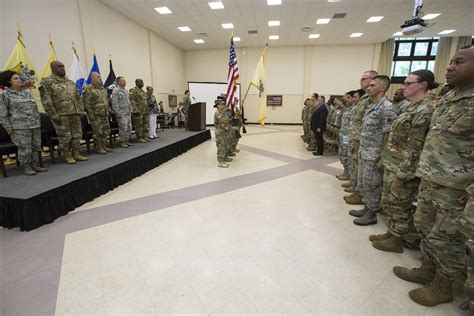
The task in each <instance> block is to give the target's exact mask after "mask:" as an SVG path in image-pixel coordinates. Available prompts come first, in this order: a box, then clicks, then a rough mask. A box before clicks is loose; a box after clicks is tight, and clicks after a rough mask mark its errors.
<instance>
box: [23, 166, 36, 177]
mask: <svg viewBox="0 0 474 316" xmlns="http://www.w3.org/2000/svg"><path fill="white" fill-rule="evenodd" d="M23 168H24V171H25V174H26V175H27V176H34V175H36V171H34V170H33V168H32V167H31V165H30V164H26V165H24V166H23Z"/></svg>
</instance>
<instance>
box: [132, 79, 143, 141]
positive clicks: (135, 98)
mask: <svg viewBox="0 0 474 316" xmlns="http://www.w3.org/2000/svg"><path fill="white" fill-rule="evenodd" d="M129 99H130V104H131V105H132V122H133V127H134V128H135V135H136V136H137V138H139V139H146V138H147V137H148V106H147V104H146V92H145V91H143V89H140V88H139V87H133V88H132V89H130V93H129Z"/></svg>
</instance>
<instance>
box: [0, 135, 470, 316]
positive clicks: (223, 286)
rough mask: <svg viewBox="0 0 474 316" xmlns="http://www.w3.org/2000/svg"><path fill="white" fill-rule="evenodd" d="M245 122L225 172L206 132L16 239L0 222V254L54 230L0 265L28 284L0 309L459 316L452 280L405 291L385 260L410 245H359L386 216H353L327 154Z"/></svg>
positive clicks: (407, 260) (410, 254)
mask: <svg viewBox="0 0 474 316" xmlns="http://www.w3.org/2000/svg"><path fill="white" fill-rule="evenodd" d="M247 129H248V130H249V133H248V134H245V135H244V137H243V138H242V140H241V145H240V147H241V149H242V150H241V152H240V153H239V154H238V155H237V157H236V159H235V161H233V162H232V163H231V166H230V168H228V169H221V168H217V167H216V160H215V152H216V149H215V143H214V142H213V141H208V142H206V143H204V144H202V145H200V146H199V147H197V148H194V149H193V150H191V151H189V152H187V153H186V154H184V155H182V156H180V157H177V158H175V159H173V160H171V161H170V162H168V163H166V164H164V165H162V166H160V167H159V168H157V169H155V170H152V171H150V172H148V173H147V174H145V175H143V176H141V177H139V178H137V179H135V180H133V181H131V182H129V183H127V184H125V185H123V186H121V187H119V188H117V189H115V190H113V191H111V192H109V193H107V194H105V195H103V196H101V197H99V198H97V199H96V200H94V201H91V202H89V203H87V204H85V205H83V206H82V207H81V208H79V209H78V210H77V212H74V213H72V214H70V215H68V216H66V217H63V218H61V219H59V220H58V221H57V222H55V223H54V224H52V225H48V226H47V227H46V228H43V229H40V230H36V231H33V232H31V233H28V234H27V235H28V237H25V236H24V235H23V234H24V233H18V234H14V232H10V231H5V230H0V239H1V238H2V237H4V236H6V237H7V238H6V240H7V241H6V242H5V243H4V244H3V245H4V246H5V247H2V251H3V250H11V249H12V248H13V243H15V242H17V244H16V245H18V244H19V243H20V244H21V243H24V244H27V243H28V244H32V243H33V244H34V245H35V247H34V248H35V249H39V248H41V247H45V241H46V243H47V241H48V240H57V239H60V242H57V241H56V242H54V243H52V244H53V245H49V246H50V248H51V250H50V251H49V254H50V255H49V256H48V258H37V259H36V260H39V262H38V264H41V265H42V269H40V267H38V264H36V265H35V267H36V270H35V268H34V267H25V268H23V270H25V271H23V272H22V274H21V277H20V276H18V279H15V278H14V277H12V276H3V278H6V281H10V284H17V283H21V282H26V281H25V279H27V280H29V279H28V278H30V279H31V278H32V277H33V281H31V280H30V281H29V283H24V284H29V285H30V287H36V288H38V289H41V292H40V291H39V290H38V291H26V292H28V293H29V295H31V296H32V299H31V300H24V299H23V300H19V301H18V303H17V305H15V306H16V308H15V306H10V307H8V308H3V309H1V310H0V311H2V314H5V315H10V314H31V315H34V314H36V315H37V314H54V313H55V314H57V315H119V314H129V315H139V314H140V315H142V314H184V313H186V314H293V315H300V314H308V315H309V314H313V315H467V313H465V312H462V311H460V310H459V309H458V308H457V306H458V305H459V303H461V301H462V300H463V298H462V294H461V293H459V289H457V291H458V292H457V297H456V300H455V302H454V303H452V304H443V305H441V306H437V307H434V308H426V307H423V306H419V305H417V304H415V303H413V302H412V301H411V300H410V299H409V297H408V295H407V292H408V291H409V290H410V289H413V288H416V287H417V286H416V285H414V284H410V283H408V282H404V281H402V280H399V279H397V278H396V277H395V276H394V275H393V273H392V270H391V269H392V266H394V265H405V266H415V265H418V262H419V261H418V256H419V254H418V253H417V252H415V251H410V250H408V251H405V253H404V254H391V253H381V252H379V251H377V250H375V249H373V248H372V247H371V245H370V243H369V241H368V239H367V236H368V235H369V234H372V233H379V232H384V231H385V225H384V224H383V223H382V221H380V222H379V223H378V224H377V225H374V226H370V227H358V226H355V225H353V224H352V218H351V217H350V216H349V215H348V214H347V213H348V211H349V210H350V207H349V206H348V205H346V204H345V203H344V202H343V200H342V198H341V196H342V195H343V193H344V192H343V191H342V189H341V187H340V183H339V181H338V180H337V179H336V178H335V177H334V174H336V173H339V172H340V168H341V167H340V164H339V163H338V162H337V158H336V157H319V158H314V157H313V156H312V155H311V153H310V152H308V151H306V149H305V148H304V146H303V143H302V142H301V141H300V139H299V135H300V132H301V128H300V127H297V126H283V127H279V126H269V127H267V128H265V129H263V128H261V127H258V126H249V127H247ZM9 233H11V234H9ZM7 235H8V236H7ZM35 235H36V236H35ZM35 237H36V240H37V244H35V243H34V238H35ZM4 241H5V239H4ZM53 246H54V247H53ZM52 248H54V249H52ZM48 249H49V248H48ZM29 253H30V254H31V252H29ZM41 255H43V256H46V255H48V251H46V254H44V253H43V252H38V256H41ZM25 258H27V255H26V254H22V255H20V254H17V255H16V256H14V257H13V258H7V260H5V261H3V260H2V261H0V263H2V264H3V265H5V266H6V267H12V266H13V265H15V264H19V263H20V261H21V260H22V259H23V260H24V259H25ZM46 268H49V269H46ZM20 270H21V269H20ZM9 271H15V269H13V268H11V269H10V270H9ZM0 280H2V279H0ZM16 281H18V282H16ZM3 291H4V292H5V291H6V290H5V288H4V289H3ZM2 293H3V292H2ZM48 297H50V300H51V301H52V302H49V304H50V305H51V308H46V307H45V308H44V309H37V308H36V309H35V307H36V306H37V305H38V306H41V303H43V304H46V301H48V299H47V298H48ZM0 303H1V302H0ZM19 304H20V305H21V304H23V305H24V306H18V305H19ZM38 308H40V307H38ZM35 311H36V313H35Z"/></svg>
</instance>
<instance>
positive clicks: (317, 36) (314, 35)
mask: <svg viewBox="0 0 474 316" xmlns="http://www.w3.org/2000/svg"><path fill="white" fill-rule="evenodd" d="M308 38H319V34H309V36H308Z"/></svg>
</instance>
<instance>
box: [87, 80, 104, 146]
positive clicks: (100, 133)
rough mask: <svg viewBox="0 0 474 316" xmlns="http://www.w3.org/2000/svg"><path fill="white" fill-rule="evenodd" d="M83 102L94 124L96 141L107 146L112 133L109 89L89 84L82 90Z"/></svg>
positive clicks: (92, 124) (93, 129)
mask: <svg viewBox="0 0 474 316" xmlns="http://www.w3.org/2000/svg"><path fill="white" fill-rule="evenodd" d="M82 102H83V103H84V107H85V108H86V112H87V116H88V117H89V121H90V123H91V126H92V132H93V137H94V143H96V144H97V145H98V146H99V144H101V145H102V146H101V147H104V148H105V146H106V145H107V139H108V137H109V135H110V123H109V103H108V97H107V91H106V90H105V88H104V87H102V86H101V85H99V86H95V85H94V84H91V85H88V86H87V87H85V88H84V91H83V92H82Z"/></svg>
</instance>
